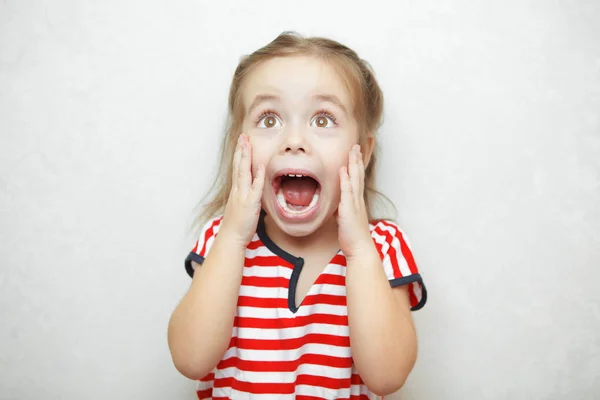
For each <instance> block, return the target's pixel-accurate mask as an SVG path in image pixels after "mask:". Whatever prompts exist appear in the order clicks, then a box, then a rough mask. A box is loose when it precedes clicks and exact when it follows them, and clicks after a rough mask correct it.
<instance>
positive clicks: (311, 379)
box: [215, 375, 348, 399]
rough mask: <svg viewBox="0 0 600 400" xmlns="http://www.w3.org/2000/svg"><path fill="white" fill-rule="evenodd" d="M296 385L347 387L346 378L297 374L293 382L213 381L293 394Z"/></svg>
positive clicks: (254, 391) (261, 391) (241, 388)
mask: <svg viewBox="0 0 600 400" xmlns="http://www.w3.org/2000/svg"><path fill="white" fill-rule="evenodd" d="M297 385H308V386H317V387H324V388H328V389H334V390H335V389H342V388H345V387H348V379H334V378H326V377H323V376H313V375H298V376H297V377H296V381H295V382H289V383H254V382H243V381H238V380H237V379H235V378H233V377H229V378H223V379H219V380H218V381H216V382H215V388H221V387H231V388H232V389H234V390H238V391H240V392H245V393H252V394H293V393H294V392H295V391H296V386H297ZM296 398H297V399H298V398H299V397H296Z"/></svg>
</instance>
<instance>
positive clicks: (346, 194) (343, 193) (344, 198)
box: [340, 166, 352, 205]
mask: <svg viewBox="0 0 600 400" xmlns="http://www.w3.org/2000/svg"><path fill="white" fill-rule="evenodd" d="M350 202H352V184H351V183H350V177H349V176H348V168H347V167H346V166H343V167H342V168H340V204H341V205H346V204H348V203H350Z"/></svg>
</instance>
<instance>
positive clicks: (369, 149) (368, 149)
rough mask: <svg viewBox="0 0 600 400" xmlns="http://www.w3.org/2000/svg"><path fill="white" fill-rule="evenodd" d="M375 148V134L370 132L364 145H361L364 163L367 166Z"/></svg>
mask: <svg viewBox="0 0 600 400" xmlns="http://www.w3.org/2000/svg"><path fill="white" fill-rule="evenodd" d="M373 149H375V136H374V135H371V134H369V135H368V136H367V140H366V143H365V145H364V146H361V149H360V150H361V152H362V153H363V164H364V165H365V168H367V167H368V166H369V162H370V161H371V156H372V155H373Z"/></svg>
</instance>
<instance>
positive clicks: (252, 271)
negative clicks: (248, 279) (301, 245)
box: [243, 265, 292, 279]
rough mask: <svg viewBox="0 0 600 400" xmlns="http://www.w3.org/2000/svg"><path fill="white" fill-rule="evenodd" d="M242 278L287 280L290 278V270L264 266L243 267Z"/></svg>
mask: <svg viewBox="0 0 600 400" xmlns="http://www.w3.org/2000/svg"><path fill="white" fill-rule="evenodd" d="M243 274H244V276H258V277H261V278H279V277H282V278H287V279H290V278H291V277H292V270H291V269H290V268H286V267H281V266H278V267H266V266H259V265H257V266H252V267H245V268H244V269H243Z"/></svg>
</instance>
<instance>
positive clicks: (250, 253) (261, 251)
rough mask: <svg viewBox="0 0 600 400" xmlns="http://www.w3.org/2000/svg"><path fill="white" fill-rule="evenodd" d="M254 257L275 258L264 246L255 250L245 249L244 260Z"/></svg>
mask: <svg viewBox="0 0 600 400" xmlns="http://www.w3.org/2000/svg"><path fill="white" fill-rule="evenodd" d="M255 257H277V256H275V255H274V254H273V253H271V251H270V250H269V249H268V248H267V247H266V246H259V247H257V248H256V249H248V248H246V258H255Z"/></svg>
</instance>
